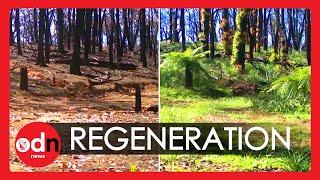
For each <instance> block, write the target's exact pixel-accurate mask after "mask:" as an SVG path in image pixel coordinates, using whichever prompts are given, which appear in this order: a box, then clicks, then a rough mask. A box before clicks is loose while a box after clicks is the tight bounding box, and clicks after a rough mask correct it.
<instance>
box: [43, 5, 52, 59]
mask: <svg viewBox="0 0 320 180" xmlns="http://www.w3.org/2000/svg"><path fill="white" fill-rule="evenodd" d="M44 18H45V19H44V21H45V53H44V54H45V61H46V63H49V59H50V39H51V31H50V27H51V22H50V17H49V9H46V10H45V16H44Z"/></svg>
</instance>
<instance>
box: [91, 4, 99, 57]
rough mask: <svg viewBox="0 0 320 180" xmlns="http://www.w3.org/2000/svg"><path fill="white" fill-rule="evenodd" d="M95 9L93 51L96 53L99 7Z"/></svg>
mask: <svg viewBox="0 0 320 180" xmlns="http://www.w3.org/2000/svg"><path fill="white" fill-rule="evenodd" d="M93 11H94V13H93V28H92V46H91V53H92V54H96V46H97V42H98V9H94V10H93Z"/></svg>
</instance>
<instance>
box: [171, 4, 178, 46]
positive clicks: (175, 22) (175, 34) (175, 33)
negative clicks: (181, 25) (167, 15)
mask: <svg viewBox="0 0 320 180" xmlns="http://www.w3.org/2000/svg"><path fill="white" fill-rule="evenodd" d="M172 28H173V42H176V43H178V42H179V31H178V8H176V9H175V10H174V18H173V27H172Z"/></svg>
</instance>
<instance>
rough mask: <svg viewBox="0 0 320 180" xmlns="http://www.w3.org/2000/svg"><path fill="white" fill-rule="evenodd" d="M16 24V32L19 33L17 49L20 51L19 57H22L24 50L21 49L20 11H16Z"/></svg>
mask: <svg viewBox="0 0 320 180" xmlns="http://www.w3.org/2000/svg"><path fill="white" fill-rule="evenodd" d="M14 24H15V28H14V29H15V31H16V32H17V34H16V35H17V49H18V55H22V49H21V37H20V12H19V9H18V8H17V9H16V17H15V20H14Z"/></svg>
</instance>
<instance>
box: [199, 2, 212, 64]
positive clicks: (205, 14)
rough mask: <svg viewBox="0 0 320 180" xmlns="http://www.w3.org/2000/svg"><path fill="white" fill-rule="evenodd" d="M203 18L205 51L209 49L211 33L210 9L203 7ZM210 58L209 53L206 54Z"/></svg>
mask: <svg viewBox="0 0 320 180" xmlns="http://www.w3.org/2000/svg"><path fill="white" fill-rule="evenodd" d="M201 16H202V18H201V20H202V21H203V22H202V24H203V35H204V37H203V38H202V43H203V51H205V52H206V51H209V34H210V16H211V12H210V9H208V8H206V9H201ZM206 56H207V58H209V54H207V55H206Z"/></svg>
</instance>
